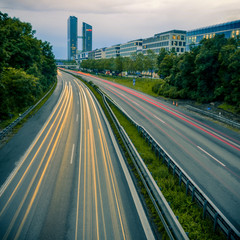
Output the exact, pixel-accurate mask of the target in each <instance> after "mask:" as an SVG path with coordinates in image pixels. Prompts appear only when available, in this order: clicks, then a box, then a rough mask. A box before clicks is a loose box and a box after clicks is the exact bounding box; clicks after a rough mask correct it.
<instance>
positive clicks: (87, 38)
mask: <svg viewBox="0 0 240 240" xmlns="http://www.w3.org/2000/svg"><path fill="white" fill-rule="evenodd" d="M82 51H83V52H89V51H92V26H91V25H89V24H87V23H85V22H83V25H82Z"/></svg>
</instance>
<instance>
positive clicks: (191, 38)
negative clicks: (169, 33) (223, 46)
mask: <svg viewBox="0 0 240 240" xmlns="http://www.w3.org/2000/svg"><path fill="white" fill-rule="evenodd" d="M239 33H240V20H237V21H233V22H227V23H222V24H217V25H213V26H208V27H203V28H198V29H194V30H191V31H188V32H187V35H186V38H187V39H186V42H187V47H186V50H187V51H189V50H190V46H191V45H194V46H198V45H199V43H200V41H201V40H202V39H204V38H206V39H209V38H213V37H214V36H215V35H216V34H224V35H225V37H226V38H231V37H237V36H239V35H240V34H239Z"/></svg>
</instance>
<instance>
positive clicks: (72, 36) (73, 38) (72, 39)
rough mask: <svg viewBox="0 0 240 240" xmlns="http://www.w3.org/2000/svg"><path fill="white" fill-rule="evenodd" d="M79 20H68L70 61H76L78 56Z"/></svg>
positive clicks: (70, 18)
mask: <svg viewBox="0 0 240 240" xmlns="http://www.w3.org/2000/svg"><path fill="white" fill-rule="evenodd" d="M77 42H78V31H77V18H76V17H74V16H70V17H69V18H68V60H75V57H76V54H77Z"/></svg>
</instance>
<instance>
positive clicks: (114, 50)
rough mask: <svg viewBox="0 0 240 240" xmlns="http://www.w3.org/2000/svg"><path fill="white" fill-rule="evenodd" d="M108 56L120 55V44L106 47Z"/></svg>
mask: <svg viewBox="0 0 240 240" xmlns="http://www.w3.org/2000/svg"><path fill="white" fill-rule="evenodd" d="M105 52H106V58H116V57H118V56H120V44H117V45H114V46H112V47H108V48H106V49H105Z"/></svg>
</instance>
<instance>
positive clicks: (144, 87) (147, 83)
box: [101, 75, 164, 97]
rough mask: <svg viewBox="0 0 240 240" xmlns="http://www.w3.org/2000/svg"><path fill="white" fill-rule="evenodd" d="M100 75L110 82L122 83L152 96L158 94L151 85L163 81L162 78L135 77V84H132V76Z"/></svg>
mask: <svg viewBox="0 0 240 240" xmlns="http://www.w3.org/2000/svg"><path fill="white" fill-rule="evenodd" d="M101 77H102V78H104V79H106V80H109V81H111V82H115V83H119V84H122V85H124V86H126V87H130V88H132V89H135V90H138V91H141V92H144V93H146V94H149V95H151V96H154V97H157V96H158V94H156V93H154V92H153V91H152V88H153V86H155V85H156V84H159V83H163V82H164V80H162V79H154V78H153V79H151V78H135V86H134V85H133V78H130V77H112V76H105V75H103V76H101Z"/></svg>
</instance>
